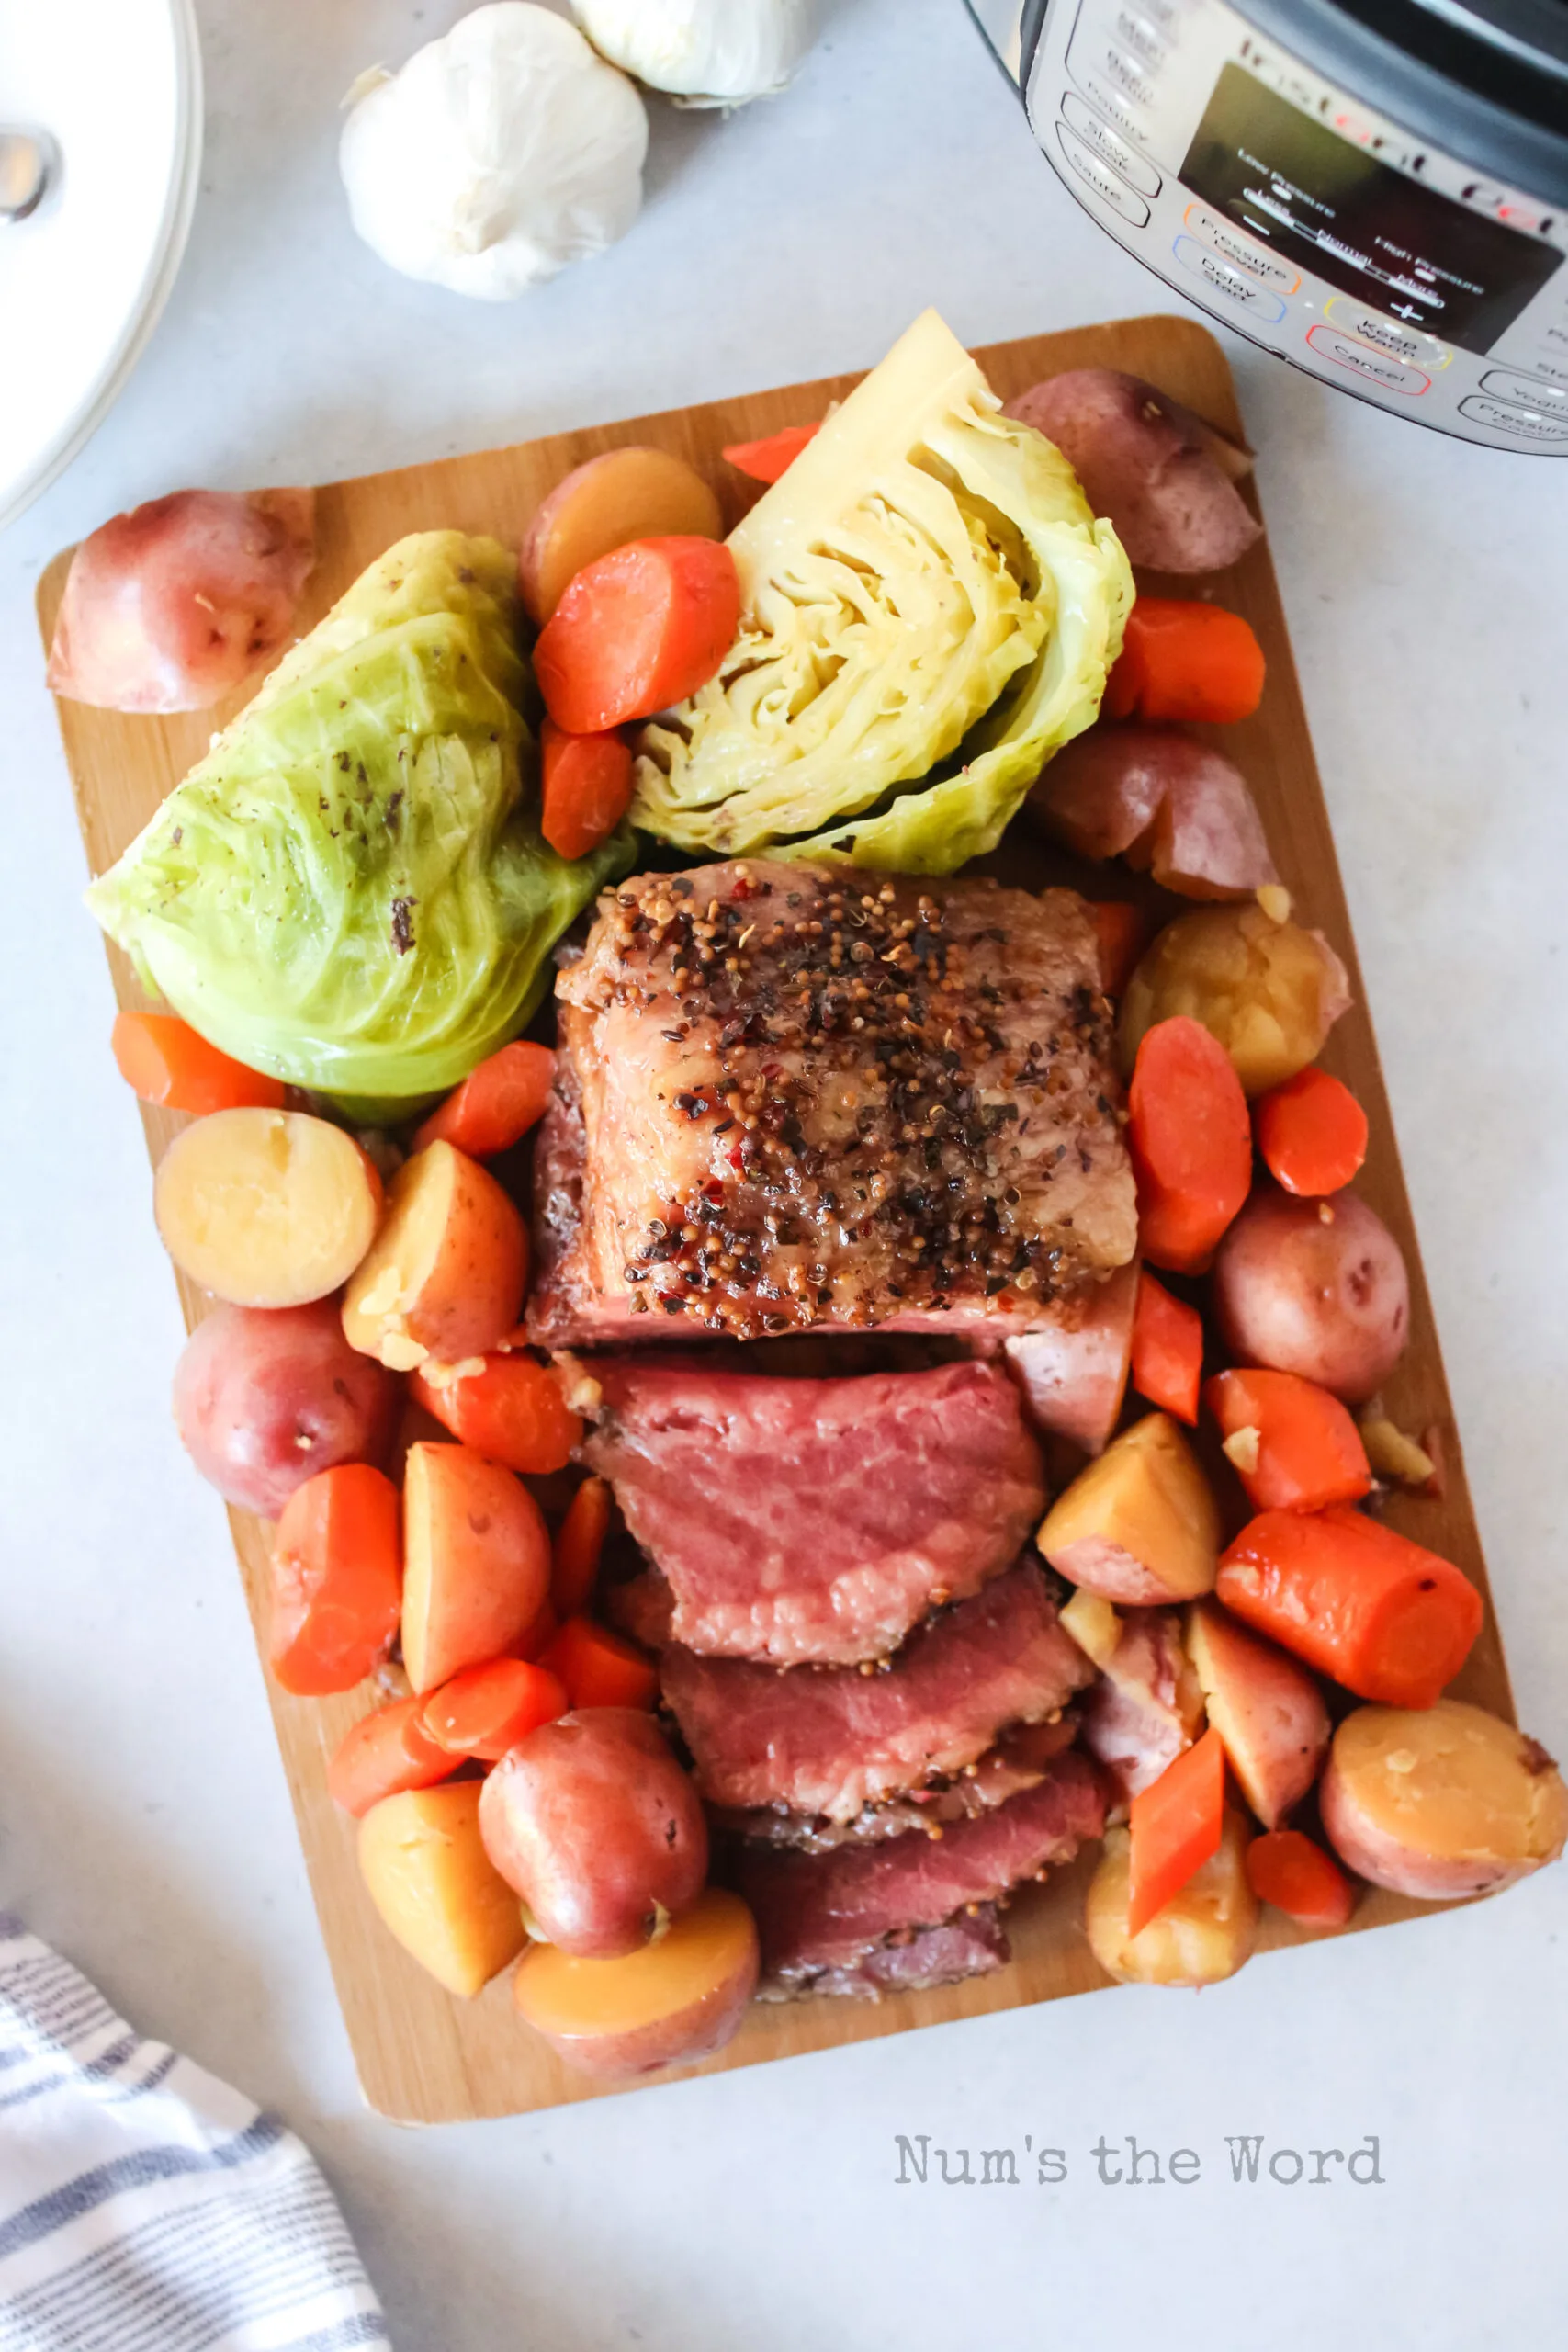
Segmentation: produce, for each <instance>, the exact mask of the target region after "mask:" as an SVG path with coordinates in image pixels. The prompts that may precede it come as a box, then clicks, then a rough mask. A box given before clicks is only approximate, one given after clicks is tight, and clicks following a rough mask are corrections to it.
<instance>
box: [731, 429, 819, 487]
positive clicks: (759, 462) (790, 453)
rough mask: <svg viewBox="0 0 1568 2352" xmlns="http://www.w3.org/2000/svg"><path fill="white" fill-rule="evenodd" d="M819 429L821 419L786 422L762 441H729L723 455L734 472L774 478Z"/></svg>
mask: <svg viewBox="0 0 1568 2352" xmlns="http://www.w3.org/2000/svg"><path fill="white" fill-rule="evenodd" d="M821 430H822V424H821V420H820V418H818V422H817V423H816V424H786V425H784V426H783V427H782V429H781V430H780V431H779V432H777V433H770V434H768V435H766V436H765V437H764V438H763V439H762V440H761V441H732V442H731V443H730V445H729V447H728V448H727V449H726V450H725V452H724V455H725V458H726V460H727V461H728V464H730V465H732V466H733V467H734V468H735V470H736V472H737V473H740V474H750V477H751V480H752V481H769V482H773V481H777V480H778V479H779V476H780V475H781V474H783V473H787V472H788V470H789V469H790V467H791V466H793V465H794V463H795V459H796V458H798V457H799V455H800V453H801V451H802V450H803V449H804V448H805V447H806V445H807V442H808V441H814V440H815V439H816V437H817V435H818V434H819V433H820V432H821Z"/></svg>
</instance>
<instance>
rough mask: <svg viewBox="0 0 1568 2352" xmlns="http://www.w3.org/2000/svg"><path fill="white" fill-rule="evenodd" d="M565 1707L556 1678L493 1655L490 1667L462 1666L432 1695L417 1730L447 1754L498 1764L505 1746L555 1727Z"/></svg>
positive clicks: (516, 1659)
mask: <svg viewBox="0 0 1568 2352" xmlns="http://www.w3.org/2000/svg"><path fill="white" fill-rule="evenodd" d="M569 1704H570V1702H569V1701H568V1698H567V1695H566V1688H565V1685H564V1684H563V1683H562V1682H561V1681H560V1679H558V1676H556V1675H553V1674H550V1673H547V1671H546V1669H545V1668H543V1667H542V1666H529V1665H527V1664H525V1661H524V1660H523V1659H522V1658H520V1657H497V1658H492V1659H491V1662H490V1664H489V1665H488V1666H469V1667H465V1668H464V1669H463V1671H462V1673H461V1674H455V1675H454V1676H453V1677H452V1679H451V1681H450V1682H444V1683H443V1684H442V1686H441V1688H440V1690H439V1691H431V1692H430V1694H429V1696H428V1697H427V1698H426V1699H425V1700H424V1701H423V1712H422V1713H421V1715H420V1728H421V1730H422V1731H423V1733H424V1734H425V1736H426V1737H427V1738H429V1739H433V1740H434V1742H435V1745H436V1747H439V1748H440V1749H441V1750H442V1751H443V1753H444V1754H446V1755H447V1756H474V1757H478V1758H479V1761H480V1762H481V1763H484V1764H499V1763H500V1761H501V1759H502V1757H503V1756H504V1755H505V1754H506V1752H507V1750H508V1748H511V1747H516V1745H517V1743H518V1741H519V1740H520V1739H526V1737H527V1736H528V1734H529V1733H530V1732H531V1731H537V1729H538V1727H539V1725H540V1724H553V1723H554V1721H555V1719H556V1717H557V1716H558V1715H564V1714H565V1713H566V1711H567V1707H568V1705H569Z"/></svg>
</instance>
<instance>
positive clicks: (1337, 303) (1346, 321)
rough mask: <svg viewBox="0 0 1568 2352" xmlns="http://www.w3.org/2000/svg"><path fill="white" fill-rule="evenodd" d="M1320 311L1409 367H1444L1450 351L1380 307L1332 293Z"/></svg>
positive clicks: (1363, 341)
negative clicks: (1388, 317) (1392, 317)
mask: <svg viewBox="0 0 1568 2352" xmlns="http://www.w3.org/2000/svg"><path fill="white" fill-rule="evenodd" d="M1323 315H1324V317H1325V319H1328V320H1330V321H1331V322H1333V324H1334V325H1335V326H1337V327H1343V329H1344V330H1345V333H1346V334H1348V335H1353V336H1354V337H1355V339H1356V341H1357V342H1358V343H1370V344H1371V345H1373V347H1374V348H1375V349H1376V350H1378V351H1386V352H1387V353H1388V355H1389V356H1390V357H1391V358H1392V359H1403V360H1404V361H1406V362H1407V364H1408V365H1409V366H1411V367H1413V368H1422V369H1429V370H1430V371H1431V373H1432V374H1434V375H1435V374H1436V373H1437V371H1438V368H1446V367H1447V366H1448V364H1449V361H1450V359H1451V358H1452V357H1453V353H1452V352H1451V351H1450V350H1449V348H1448V346H1447V345H1445V344H1441V343H1439V342H1438V339H1437V337H1436V335H1430V334H1417V333H1416V330H1415V329H1414V328H1413V327H1402V326H1401V325H1400V323H1399V322H1398V320H1397V319H1385V318H1384V316H1383V314H1382V311H1371V310H1369V309H1368V308H1367V305H1366V304H1365V303H1364V302H1358V301H1356V300H1353V299H1352V297H1351V296H1350V295H1348V294H1334V295H1331V296H1330V297H1329V299H1328V300H1327V301H1326V302H1325V304H1324V306H1323Z"/></svg>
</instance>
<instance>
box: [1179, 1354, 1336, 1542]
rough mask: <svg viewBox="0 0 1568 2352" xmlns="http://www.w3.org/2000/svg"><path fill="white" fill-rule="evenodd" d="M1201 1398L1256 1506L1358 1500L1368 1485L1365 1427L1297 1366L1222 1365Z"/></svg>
mask: <svg viewBox="0 0 1568 2352" xmlns="http://www.w3.org/2000/svg"><path fill="white" fill-rule="evenodd" d="M1203 1402H1204V1403H1205V1404H1206V1405H1207V1407H1208V1408H1209V1410H1210V1412H1211V1413H1213V1417H1214V1419H1215V1420H1216V1421H1218V1423H1219V1425H1220V1430H1221V1433H1222V1435H1223V1436H1224V1439H1225V1452H1226V1453H1227V1454H1228V1455H1229V1457H1230V1461H1231V1464H1232V1466H1233V1467H1234V1468H1235V1473H1236V1476H1237V1477H1239V1479H1240V1480H1241V1483H1242V1485H1243V1486H1244V1487H1246V1488H1247V1500H1248V1502H1250V1503H1251V1505H1252V1507H1253V1509H1254V1510H1326V1509H1327V1508H1328V1506H1329V1504H1330V1503H1354V1502H1359V1500H1360V1498H1361V1497H1362V1496H1363V1495H1364V1494H1366V1493H1367V1491H1368V1489H1369V1488H1370V1487H1371V1483H1372V1473H1371V1464H1369V1463H1368V1460H1367V1449H1366V1447H1365V1445H1364V1444H1363V1443H1362V1442H1361V1433H1360V1431H1359V1430H1358V1429H1357V1427H1356V1424H1355V1422H1354V1421H1353V1420H1352V1419H1351V1418H1350V1416H1349V1414H1348V1412H1347V1411H1346V1409H1345V1408H1344V1406H1343V1405H1342V1404H1341V1403H1340V1402H1339V1399H1338V1397H1331V1396H1330V1395H1329V1393H1328V1391H1327V1389H1326V1388H1320V1387H1319V1386H1318V1385H1317V1384H1316V1382H1315V1381H1312V1380H1303V1378H1302V1377H1301V1375H1300V1374H1299V1373H1294V1372H1219V1373H1216V1374H1214V1377H1213V1380H1211V1381H1210V1382H1209V1384H1208V1385H1207V1387H1206V1388H1205V1389H1204V1391H1203ZM1248 1431H1250V1432H1251V1435H1250V1437H1249V1436H1248V1434H1247V1432H1248Z"/></svg>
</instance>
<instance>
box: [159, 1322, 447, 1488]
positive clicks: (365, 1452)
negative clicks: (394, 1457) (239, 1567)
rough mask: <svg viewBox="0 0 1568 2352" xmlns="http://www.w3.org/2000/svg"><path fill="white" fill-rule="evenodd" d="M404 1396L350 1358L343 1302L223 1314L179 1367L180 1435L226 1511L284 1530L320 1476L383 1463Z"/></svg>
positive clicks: (194, 1341)
mask: <svg viewBox="0 0 1568 2352" xmlns="http://www.w3.org/2000/svg"><path fill="white" fill-rule="evenodd" d="M399 1385H400V1384H399V1383H398V1382H397V1381H396V1380H394V1379H393V1377H392V1375H391V1374H390V1373H389V1372H388V1371H387V1370H386V1369H385V1367H384V1366H383V1365H381V1364H378V1363H373V1362H372V1360H371V1359H370V1357H368V1356H363V1355H361V1354H360V1353H359V1352H358V1351H357V1350H356V1349H355V1348H351V1347H350V1346H349V1344H348V1341H347V1340H345V1339H344V1332H343V1318H342V1317H341V1315H340V1314H339V1312H338V1306H337V1302H336V1300H335V1299H331V1298H323V1299H317V1300H315V1301H314V1302H313V1303H312V1304H311V1305H310V1306H283V1307H276V1306H275V1307H260V1306H218V1307H215V1308H214V1309H213V1311H212V1313H211V1314H210V1315H209V1316H208V1317H207V1318H206V1319H205V1321H203V1322H200V1323H198V1324H197V1327H196V1329H195V1330H194V1331H193V1332H192V1333H191V1335H190V1338H189V1339H188V1340H186V1345H185V1351H184V1353H183V1354H182V1355H181V1357H180V1360H179V1363H178V1364H177V1365H176V1366H175V1427H176V1428H177V1429H178V1430H179V1433H180V1439H181V1442H182V1443H183V1444H184V1446H185V1449H186V1453H188V1454H189V1455H190V1457H191V1460H192V1461H193V1462H194V1463H195V1464H196V1466H197V1469H198V1470H199V1471H200V1473H201V1475H202V1476H203V1477H204V1478H206V1479H207V1480H209V1483H210V1484H211V1485H212V1486H214V1487H217V1489H218V1491H219V1493H220V1495H221V1496H222V1497H223V1498H224V1500H225V1501H226V1502H231V1503H238V1504H239V1506H240V1508H241V1509H242V1510H254V1511H259V1512H260V1513H261V1515H262V1517H263V1518H264V1519H276V1517H277V1514H278V1512H279V1511H280V1510H282V1509H283V1506H284V1504H285V1503H286V1502H287V1501H288V1498H289V1496H290V1495H291V1494H292V1493H293V1492H294V1490H295V1488H296V1487H302V1486H303V1485H304V1483H305V1481H306V1479H307V1478H312V1477H314V1476H315V1475H316V1473H317V1472H318V1471H319V1470H330V1469H331V1468H332V1467H333V1464H334V1463H339V1462H369V1463H373V1464H376V1466H377V1467H378V1468H379V1467H380V1466H381V1465H382V1464H384V1463H385V1461H386V1460H387V1457H388V1455H389V1453H390V1451H391V1443H392V1437H393V1433H394V1431H395V1430H396V1428H397V1421H398V1412H399V1408H400V1397H399Z"/></svg>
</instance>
